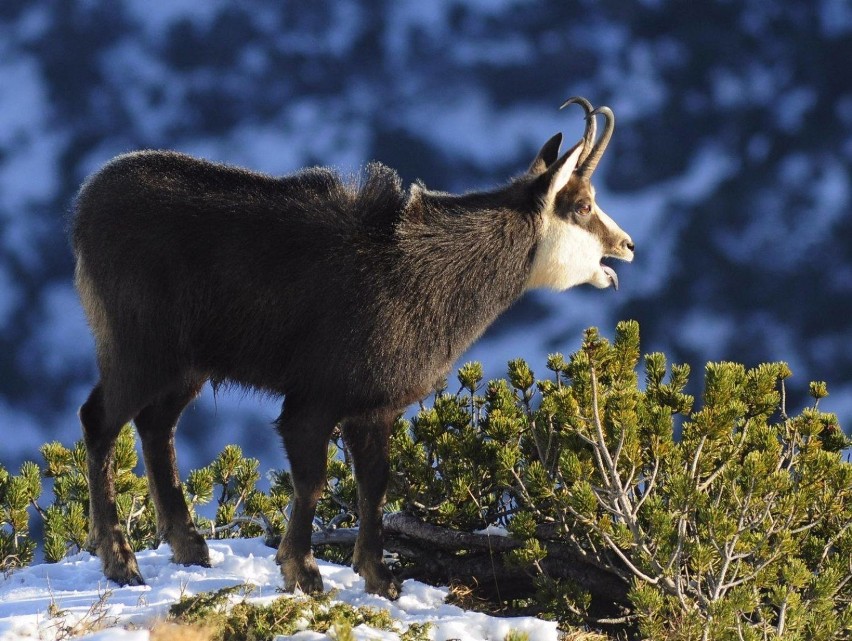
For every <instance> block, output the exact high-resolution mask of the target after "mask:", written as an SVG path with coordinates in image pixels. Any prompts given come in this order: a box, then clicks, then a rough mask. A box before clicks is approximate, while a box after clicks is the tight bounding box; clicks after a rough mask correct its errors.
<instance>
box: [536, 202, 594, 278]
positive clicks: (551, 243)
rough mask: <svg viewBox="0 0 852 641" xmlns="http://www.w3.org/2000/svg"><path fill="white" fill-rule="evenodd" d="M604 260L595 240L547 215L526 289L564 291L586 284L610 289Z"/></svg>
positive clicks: (587, 233) (579, 229)
mask: <svg viewBox="0 0 852 641" xmlns="http://www.w3.org/2000/svg"><path fill="white" fill-rule="evenodd" d="M602 256H603V248H602V247H601V242H600V240H599V239H598V238H597V237H596V236H594V235H592V234H590V233H589V232H588V231H587V230H585V229H583V228H582V227H580V226H578V225H575V224H573V223H570V222H568V221H564V220H560V219H558V218H555V217H554V216H553V215H551V214H545V216H544V223H543V228H542V233H541V240H539V243H538V248H537V249H536V254H535V258H534V259H533V265H532V270H531V271H530V276H529V279H528V280H527V285H526V288H527V289H534V288H537V287H544V288H547V289H555V290H557V291H564V290H566V289H568V288H570V287H574V286H576V285H582V284H583V283H590V284H592V285H594V286H596V287H609V284H610V283H609V279H608V278H607V277H606V274H604V273H603V271H602V270H601V267H600V260H601V257H602Z"/></svg>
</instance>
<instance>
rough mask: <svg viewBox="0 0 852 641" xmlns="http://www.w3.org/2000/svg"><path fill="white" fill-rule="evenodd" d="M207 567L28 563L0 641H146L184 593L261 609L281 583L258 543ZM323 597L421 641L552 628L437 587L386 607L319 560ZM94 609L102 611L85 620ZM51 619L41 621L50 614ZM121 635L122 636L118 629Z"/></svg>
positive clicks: (537, 633) (11, 591)
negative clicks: (91, 627) (112, 577)
mask: <svg viewBox="0 0 852 641" xmlns="http://www.w3.org/2000/svg"><path fill="white" fill-rule="evenodd" d="M208 544H209V546H210V558H211V561H212V564H213V567H212V568H201V567H184V566H181V565H175V564H174V563H171V562H170V561H169V557H170V555H171V552H170V550H169V547H168V545H162V546H160V548H159V549H157V550H146V551H143V552H140V553H138V554H137V559H138V560H139V567H140V570H141V571H142V574H143V576H144V577H145V579H146V581H147V582H148V583H147V585H144V586H136V587H123V588H120V587H117V586H116V585H115V584H113V583H111V582H108V581H106V580H105V579H104V577H103V574H101V568H100V562H99V560H98V559H97V558H96V557H93V556H91V555H90V554H89V553H87V552H84V553H81V554H77V555H75V556H72V557H70V558H68V559H64V560H63V561H61V562H59V563H55V564H42V565H34V566H31V567H28V568H25V569H22V570H20V571H17V572H15V573H13V574H11V575H10V576H8V577H6V578H3V579H0V641H32V640H33V639H44V640H47V641H52V640H53V639H56V638H57V636H58V635H59V634H60V632H61V631H63V630H65V629H66V628H67V627H68V626H72V627H73V626H74V625H75V624H76V623H77V622H79V621H80V620H83V619H85V618H86V617H88V618H89V619H90V620H93V619H94V618H95V617H97V618H99V619H100V620H101V621H102V622H103V625H104V626H105V627H104V628H103V629H101V630H99V631H96V632H92V633H89V634H88V635H87V636H84V637H81V638H85V639H89V640H90V641H91V640H94V639H96V640H97V641H147V640H148V638H149V633H148V629H149V628H150V627H151V626H153V625H154V624H156V623H157V622H159V621H163V620H164V619H165V618H166V615H167V614H168V610H169V607H170V606H171V605H172V604H173V603H175V602H176V601H177V600H178V599H180V597H181V596H182V595H193V594H197V593H199V592H208V591H213V590H218V589H220V588H224V587H228V586H233V585H240V584H243V583H249V584H251V585H253V586H255V589H254V591H253V592H252V594H251V595H250V596H249V597H248V599H249V600H250V601H252V602H257V603H264V602H269V601H271V600H272V599H275V598H278V597H281V596H282V594H281V592H280V591H279V589H280V588H281V585H282V583H281V575H280V573H279V570H278V566H277V565H276V564H275V560H274V551H273V550H271V549H270V548H268V547H266V546H265V545H264V544H263V541H262V540H261V539H229V540H222V541H208ZM319 566H320V572H322V577H323V582H324V583H325V588H326V590H330V589H334V590H337V591H338V592H337V597H336V598H337V599H339V600H340V601H345V602H347V603H349V604H351V605H353V606H371V607H373V608H380V609H385V610H389V611H390V614H391V616H393V618H394V619H396V620H398V621H400V622H401V623H402V624H403V626H404V628H407V627H408V626H409V625H410V624H412V623H422V622H429V623H431V624H432V629H431V635H432V638H434V639H436V640H442V639H465V640H472V641H473V640H477V639H498V640H502V639H504V638H505V637H506V634H507V633H509V632H510V631H511V630H516V631H519V632H525V633H527V634H528V635H529V638H530V640H531V641H550V640H554V641H555V639H556V638H557V632H556V624H555V623H552V622H548V621H542V620H540V619H535V618H532V617H516V618H498V617H491V616H487V615H485V614H482V613H478V612H467V611H465V610H462V609H461V608H459V607H457V606H454V605H447V604H445V603H444V599H445V598H446V596H447V589H445V588H435V587H432V586H429V585H425V584H423V583H420V582H418V581H413V580H408V581H406V582H405V583H403V588H402V596H401V597H400V598H399V600H397V601H395V602H391V601H388V600H387V599H383V598H381V597H377V596H374V595H370V594H366V593H365V592H364V581H363V579H361V577H360V576H358V575H357V574H356V573H355V572H353V571H352V570H351V569H350V568H348V567H343V566H339V565H334V564H331V563H326V562H323V561H320V562H319ZM100 601H102V602H103V604H104V609H103V610H102V611H101V610H98V611H97V614H95V615H93V614H92V611H91V608H92V605H93V604H95V603H99V602H100ZM56 611H59V612H60V613H61V614H60V615H59V616H58V617H57V616H51V614H50V613H51V612H56ZM128 630H131V631H128ZM353 632H354V634H355V637H356V639H359V640H361V639H365V640H366V639H382V640H385V641H390V640H391V639H395V638H398V637H397V636H396V635H394V634H392V633H389V632H387V631H378V630H373V629H371V628H367V627H365V626H359V627H356V628H355V629H354V631H353ZM291 638H293V639H302V640H303V641H307V640H310V641H321V640H322V639H330V637H328V636H326V635H322V634H319V633H315V632H311V631H304V632H300V633H298V634H296V635H294V636H293V637H291Z"/></svg>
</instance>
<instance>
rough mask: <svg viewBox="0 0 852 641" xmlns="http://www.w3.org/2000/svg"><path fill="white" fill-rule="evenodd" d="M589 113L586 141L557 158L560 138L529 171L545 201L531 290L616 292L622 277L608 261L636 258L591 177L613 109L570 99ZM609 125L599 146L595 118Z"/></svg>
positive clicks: (555, 138)
mask: <svg viewBox="0 0 852 641" xmlns="http://www.w3.org/2000/svg"><path fill="white" fill-rule="evenodd" d="M573 103H576V104H579V105H580V106H581V107H583V110H584V111H585V112H586V129H585V132H584V133H583V139H582V140H581V141H580V142H578V143H577V144H576V145H574V146H573V147H572V148H571V149H569V150H568V151H567V152H565V154H563V155H562V156H559V147H560V145H561V143H562V134H561V133H560V134H556V135H555V136H553V137H552V138H551V139H550V140H548V141H547V142H546V143H545V144H544V146H543V147H542V148H541V151H539V153H538V155H537V156H536V158H535V160H533V162H532V165H530V168H529V171H528V173H527V176H528V179H529V180H532V182H533V185H534V189H535V191H536V193H538V194H539V200H540V203H541V216H542V224H541V228H540V233H539V240H538V244H537V246H536V252H535V258H534V260H533V266H532V270H531V272H530V276H529V278H528V280H527V284H526V287H527V289H533V288H536V287H546V288H549V289H555V290H560V291H562V290H565V289H568V288H569V287H574V286H575V285H582V284H585V283H588V284H590V285H594V286H595V287H599V288H604V287H609V286H613V287H615V288H616V289H618V276H617V275H616V273H615V271H614V270H613V269H612V268H611V267H610V266H608V265H605V264H604V263H603V262H602V261H603V259H604V258H618V259H621V260H626V261H628V262H630V261H632V260H633V241H632V240H631V238H630V236H628V235H627V234H626V233H625V232H624V231H623V230H622V229H621V228H620V227H619V226H618V225H617V224H616V223H615V221H614V220H612V218H610V217H609V216H607V215H606V213H604V211H603V210H602V209H601V208H600V207H598V205H597V203H596V202H595V188H594V187H593V186H592V184H591V182H590V178H591V175H592V173H593V172H594V170H595V167H596V166H597V164H598V161H599V160H600V158H601V156H602V155H603V153H604V151H605V150H606V146H607V144H608V143H609V139H610V138H611V137H612V131H613V128H614V127H615V118H614V116H613V113H612V110H611V109H610V108H609V107H598V108H597V109H593V108H592V105H591V104H590V103H589V101H588V100H586V99H585V98H580V97H574V98H569V99H568V100H566V101H565V103H563V105H562V107H565V106H567V105H570V104H573ZM562 107H560V108H562ZM598 115H602V116H603V117H604V119H605V121H606V125H605V127H604V131H603V133H602V134H601V137H600V139H599V140H598V141H597V142H595V137H596V124H595V118H596V116H598Z"/></svg>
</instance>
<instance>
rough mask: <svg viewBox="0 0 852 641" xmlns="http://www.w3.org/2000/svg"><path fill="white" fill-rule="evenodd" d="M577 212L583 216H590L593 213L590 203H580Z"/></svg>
mask: <svg viewBox="0 0 852 641" xmlns="http://www.w3.org/2000/svg"><path fill="white" fill-rule="evenodd" d="M575 211H576V212H577V213H578V214H580V215H581V216H588V215H589V214H590V213H592V206H591V205H590V204H589V203H580V204H579V205H577V208H576V209H575Z"/></svg>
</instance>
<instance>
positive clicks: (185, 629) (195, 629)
mask: <svg viewBox="0 0 852 641" xmlns="http://www.w3.org/2000/svg"><path fill="white" fill-rule="evenodd" d="M214 635H215V631H214V630H213V629H212V628H206V627H204V626H199V625H180V624H177V623H170V622H166V621H164V622H162V623H158V624H156V625H155V626H154V627H153V628H151V636H150V641H211V640H212V639H213V637H214Z"/></svg>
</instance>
